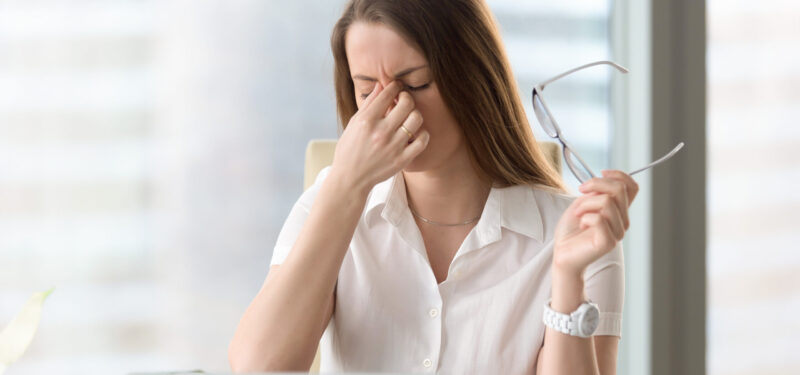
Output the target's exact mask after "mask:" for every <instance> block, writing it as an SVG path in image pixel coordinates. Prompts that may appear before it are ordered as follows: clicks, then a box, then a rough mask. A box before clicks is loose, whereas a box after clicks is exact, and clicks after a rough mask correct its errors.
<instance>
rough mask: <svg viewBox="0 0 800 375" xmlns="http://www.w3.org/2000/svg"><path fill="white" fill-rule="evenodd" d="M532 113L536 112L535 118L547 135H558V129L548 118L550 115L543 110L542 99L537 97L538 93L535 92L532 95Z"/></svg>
mask: <svg viewBox="0 0 800 375" xmlns="http://www.w3.org/2000/svg"><path fill="white" fill-rule="evenodd" d="M533 113H535V114H536V118H537V119H538V120H539V123H540V124H542V128H543V129H544V131H545V132H546V133H547V135H549V136H551V137H556V136H558V130H557V129H556V127H555V125H553V122H552V121H551V120H550V116H548V115H547V111H545V109H544V104H542V100H541V99H539V95H536V94H534V95H533Z"/></svg>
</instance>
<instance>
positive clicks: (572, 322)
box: [542, 299, 600, 338]
mask: <svg viewBox="0 0 800 375" xmlns="http://www.w3.org/2000/svg"><path fill="white" fill-rule="evenodd" d="M550 301H551V299H550V300H547V303H546V304H545V305H544V314H543V316H542V322H543V323H544V324H545V325H546V326H548V327H550V328H552V329H554V330H556V331H559V332H561V333H565V334H567V335H570V336H578V337H584V338H586V337H592V335H593V334H594V331H595V330H597V326H598V325H600V309H599V308H598V307H597V304H596V303H592V301H586V302H584V303H582V304H581V305H580V306H578V309H577V310H575V311H573V312H572V313H571V314H562V313H560V312H557V311H554V310H553V309H551V308H550Z"/></svg>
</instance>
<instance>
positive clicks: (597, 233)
mask: <svg viewBox="0 0 800 375" xmlns="http://www.w3.org/2000/svg"><path fill="white" fill-rule="evenodd" d="M580 191H581V192H582V193H584V194H583V195H581V196H580V197H578V198H576V199H575V200H574V201H573V202H572V204H570V206H569V207H567V209H566V210H565V211H564V213H563V214H562V215H561V219H559V221H558V224H557V225H556V230H555V243H554V248H553V267H554V269H553V272H554V273H558V278H560V279H563V277H564V276H567V277H569V278H573V279H576V280H577V278H579V277H581V276H582V275H583V271H585V270H586V268H587V267H588V266H589V265H590V264H592V263H594V262H595V261H597V260H598V259H599V258H600V257H602V256H603V255H605V254H608V253H609V252H610V251H611V250H613V249H614V247H615V246H617V244H618V243H619V241H622V237H624V236H625V231H627V230H628V228H629V227H630V219H629V218H628V208H629V207H630V205H631V203H632V202H633V199H634V198H636V194H638V192H639V185H638V184H637V183H636V181H634V180H633V178H631V176H630V175H629V174H627V173H625V172H622V171H619V170H604V171H603V177H595V178H592V179H590V180H588V181H586V182H585V183H584V184H582V185H581V186H580Z"/></svg>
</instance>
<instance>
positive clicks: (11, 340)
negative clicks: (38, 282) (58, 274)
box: [0, 288, 55, 374]
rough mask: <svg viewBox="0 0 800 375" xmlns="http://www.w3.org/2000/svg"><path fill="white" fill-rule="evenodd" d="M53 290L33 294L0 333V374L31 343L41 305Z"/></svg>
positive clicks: (39, 316)
mask: <svg viewBox="0 0 800 375" xmlns="http://www.w3.org/2000/svg"><path fill="white" fill-rule="evenodd" d="M54 289H55V288H52V289H50V290H47V291H44V292H39V293H34V294H33V295H32V296H31V298H29V299H28V302H27V303H26V304H25V306H23V307H22V311H20V312H19V314H17V316H15V317H14V319H13V320H11V323H8V325H7V326H6V328H5V329H4V330H3V332H0V374H2V373H3V372H5V369H6V367H8V365H10V364H12V363H14V362H16V361H17V360H18V359H19V357H21V356H22V354H24V353H25V350H26V349H28V346H29V345H30V344H31V341H33V335H34V334H36V328H37V327H39V318H41V316H42V304H43V303H44V300H45V298H47V296H49V295H50V293H52V292H53V290H54Z"/></svg>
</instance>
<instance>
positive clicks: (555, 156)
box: [303, 139, 561, 189]
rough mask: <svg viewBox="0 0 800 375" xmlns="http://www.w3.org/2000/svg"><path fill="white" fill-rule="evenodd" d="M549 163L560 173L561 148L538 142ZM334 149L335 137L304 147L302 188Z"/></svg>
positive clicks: (314, 140) (326, 164) (552, 143)
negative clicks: (304, 163)
mask: <svg viewBox="0 0 800 375" xmlns="http://www.w3.org/2000/svg"><path fill="white" fill-rule="evenodd" d="M539 147H541V149H542V152H544V154H545V156H546V157H547V159H548V160H549V161H550V164H551V165H552V166H553V167H555V168H556V171H558V173H559V174H561V149H560V147H559V145H558V143H555V142H539ZM334 150H336V140H335V139H312V140H311V141H309V142H308V147H306V167H305V178H304V182H303V189H308V187H309V186H311V184H313V183H314V179H315V178H316V177H317V174H319V171H321V170H322V168H325V167H327V166H329V165H331V164H332V163H333V151H334Z"/></svg>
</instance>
